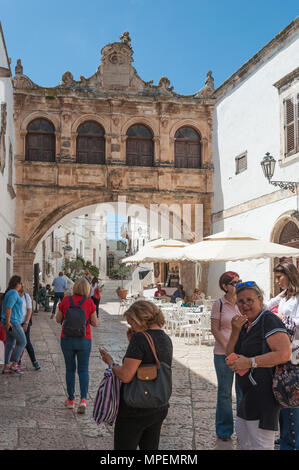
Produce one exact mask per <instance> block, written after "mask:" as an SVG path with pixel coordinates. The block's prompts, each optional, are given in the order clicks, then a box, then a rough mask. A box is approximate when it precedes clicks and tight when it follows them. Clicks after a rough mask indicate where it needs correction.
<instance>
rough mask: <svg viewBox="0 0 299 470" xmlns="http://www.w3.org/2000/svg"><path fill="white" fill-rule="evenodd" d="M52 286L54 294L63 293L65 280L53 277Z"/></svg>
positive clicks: (65, 286) (65, 287) (65, 288)
mask: <svg viewBox="0 0 299 470" xmlns="http://www.w3.org/2000/svg"><path fill="white" fill-rule="evenodd" d="M52 286H54V292H64V291H65V290H67V283H66V280H65V279H64V278H63V277H62V276H59V277H55V279H54V280H53V282H52Z"/></svg>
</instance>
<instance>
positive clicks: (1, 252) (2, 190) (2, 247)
mask: <svg viewBox="0 0 299 470" xmlns="http://www.w3.org/2000/svg"><path fill="white" fill-rule="evenodd" d="M0 66H1V67H5V68H8V67H9V64H8V61H7V57H6V53H5V47H4V43H3V39H2V36H1V34H0ZM0 103H6V104H7V126H6V139H5V144H6V159H5V168H4V172H3V174H2V173H1V172H0V266H1V269H0V291H4V290H5V289H6V287H7V283H8V280H9V279H7V276H6V258H7V255H6V240H7V238H8V234H9V233H12V232H15V199H12V198H11V196H10V194H9V193H8V191H7V183H8V168H9V165H8V162H9V146H10V142H11V144H12V149H13V155H14V149H15V138H14V126H13V88H12V81H11V78H4V77H0ZM0 123H1V114H0ZM14 179H15V174H14V164H13V184H14ZM10 274H11V275H12V274H17V273H13V260H12V256H11V273H10Z"/></svg>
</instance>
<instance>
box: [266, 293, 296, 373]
mask: <svg viewBox="0 0 299 470" xmlns="http://www.w3.org/2000/svg"><path fill="white" fill-rule="evenodd" d="M284 293H285V290H284V291H283V292H281V293H280V294H278V295H277V296H276V297H273V299H271V300H269V302H265V304H266V306H267V308H268V309H269V310H271V308H273V307H276V306H278V314H279V315H282V316H283V318H287V317H289V318H291V319H292V320H293V322H294V323H295V325H296V332H295V336H294V339H293V341H292V350H293V354H292V359H291V362H292V363H293V364H298V363H299V353H298V347H299V294H297V295H293V296H292V297H290V298H289V299H288V300H287V298H286V297H281V295H282V294H284Z"/></svg>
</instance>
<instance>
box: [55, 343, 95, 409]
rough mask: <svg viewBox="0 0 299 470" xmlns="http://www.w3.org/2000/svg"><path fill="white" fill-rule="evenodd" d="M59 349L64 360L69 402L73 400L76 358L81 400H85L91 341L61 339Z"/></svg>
mask: <svg viewBox="0 0 299 470" xmlns="http://www.w3.org/2000/svg"><path fill="white" fill-rule="evenodd" d="M61 349H62V352H63V355H64V360H65V369H66V375H65V377H66V388H67V393H68V397H69V399H70V400H74V399H75V375H76V358H77V362H78V375H79V384H80V392H81V399H82V398H85V399H86V398H87V393H88V383H89V374H88V364H89V356H90V351H91V340H90V339H86V338H71V337H66V338H61Z"/></svg>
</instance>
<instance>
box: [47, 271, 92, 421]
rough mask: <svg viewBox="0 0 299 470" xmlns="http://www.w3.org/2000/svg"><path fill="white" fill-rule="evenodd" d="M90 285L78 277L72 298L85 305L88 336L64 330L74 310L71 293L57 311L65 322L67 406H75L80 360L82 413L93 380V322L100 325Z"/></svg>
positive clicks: (63, 349)
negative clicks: (73, 334)
mask: <svg viewBox="0 0 299 470" xmlns="http://www.w3.org/2000/svg"><path fill="white" fill-rule="evenodd" d="M89 294H90V285H89V284H88V282H87V281H86V279H84V278H81V279H78V280H77V281H76V282H75V284H74V286H73V295H72V296H71V299H72V301H73V303H74V305H75V306H77V305H79V304H80V305H81V307H82V309H83V310H84V312H85V317H86V318H85V319H86V330H85V336H80V337H73V336H68V335H66V334H65V332H64V325H63V322H64V320H65V318H66V315H67V314H68V315H69V314H70V312H68V309H69V308H70V306H71V301H70V298H69V297H64V298H63V300H62V301H61V302H60V304H59V311H58V312H57V314H56V321H57V323H61V324H62V330H61V340H60V341H61V349H62V352H63V355H64V360H65V368H66V386H67V393H68V398H67V399H66V401H65V405H66V407H67V408H70V409H73V408H75V375H76V360H77V363H78V375H79V384H80V394H81V400H80V404H79V408H78V413H81V414H83V413H85V410H86V406H87V402H86V399H87V393H88V384H89V372H88V367H89V357H90V351H91V331H90V325H91V326H93V327H96V326H97V325H98V319H97V316H96V307H95V304H94V303H93V301H92V300H91V298H90V297H89Z"/></svg>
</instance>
